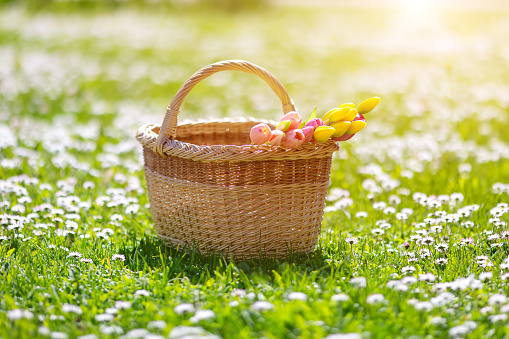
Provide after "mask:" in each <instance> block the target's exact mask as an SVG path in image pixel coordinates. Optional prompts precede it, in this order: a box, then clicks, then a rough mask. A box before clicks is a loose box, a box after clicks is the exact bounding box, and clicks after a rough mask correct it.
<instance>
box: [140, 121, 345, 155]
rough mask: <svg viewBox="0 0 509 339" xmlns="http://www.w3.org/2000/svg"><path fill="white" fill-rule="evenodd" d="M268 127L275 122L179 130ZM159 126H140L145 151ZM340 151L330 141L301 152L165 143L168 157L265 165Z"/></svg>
mask: <svg viewBox="0 0 509 339" xmlns="http://www.w3.org/2000/svg"><path fill="white" fill-rule="evenodd" d="M262 122H263V123H268V124H270V125H275V124H276V123H275V122H274V121H270V120H264V119H255V118H248V119H246V118H240V119H239V118H236V119H230V118H225V119H214V120H204V119H199V120H186V121H184V122H183V123H181V124H179V125H178V126H186V125H195V124H203V125H206V124H218V123H219V124H220V123H229V124H246V123H262ZM158 127H161V125H160V124H145V125H143V126H141V127H140V128H139V129H138V131H137V133H136V139H137V140H138V141H139V142H140V143H141V145H142V146H143V147H146V148H148V149H150V150H152V149H153V147H154V145H155V142H156V139H157V137H158V133H156V132H155V131H154V129H155V128H158ZM338 150H339V142H337V141H334V140H328V141H326V142H319V143H305V144H303V145H301V146H300V147H298V148H284V147H282V146H270V145H240V146H239V145H196V144H192V143H188V142H184V141H179V140H177V139H168V140H166V141H165V142H164V145H163V153H164V155H165V156H176V157H179V158H184V159H190V160H194V161H265V160H298V159H309V158H323V157H329V156H331V155H332V154H333V153H334V152H335V151H338Z"/></svg>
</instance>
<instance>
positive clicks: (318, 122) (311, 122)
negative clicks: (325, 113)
mask: <svg viewBox="0 0 509 339" xmlns="http://www.w3.org/2000/svg"><path fill="white" fill-rule="evenodd" d="M323 125H324V123H323V120H322V119H320V118H314V119H311V120H309V121H308V122H306V125H305V127H307V126H313V128H317V127H318V126H323Z"/></svg>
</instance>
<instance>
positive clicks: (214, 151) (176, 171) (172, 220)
mask: <svg viewBox="0 0 509 339" xmlns="http://www.w3.org/2000/svg"><path fill="white" fill-rule="evenodd" d="M223 70H239V71H243V72H246V73H251V74H255V75H257V76H259V77H260V78H261V79H263V80H264V81H265V82H266V83H267V84H269V85H270V87H271V88H272V90H273V91H274V92H275V93H276V94H277V95H278V97H279V98H280V100H281V103H282V104H283V112H284V113H286V112H290V111H295V106H294V104H293V101H292V100H291V99H290V97H289V96H288V93H287V92H286V90H285V89H284V87H283V86H282V85H281V83H279V81H277V79H275V77H274V76H273V75H272V74H270V73H269V72H268V71H267V70H265V69H263V68H261V67H259V66H256V65H254V64H251V63H249V62H246V61H241V60H229V61H223V62H219V63H216V64H212V65H209V66H206V67H204V68H202V69H201V70H199V71H198V72H196V73H195V74H194V75H193V76H191V77H190V78H189V79H188V80H187V81H186V82H185V83H184V84H183V85H182V87H181V88H180V90H179V91H178V92H177V94H176V95H175V97H174V98H173V100H172V102H171V103H170V105H169V106H168V110H167V111H166V115H165V117H164V120H163V123H162V124H161V125H150V124H149V125H144V126H142V127H141V128H140V129H139V130H138V133H137V135H136V137H137V139H138V141H139V142H140V143H141V144H142V146H143V155H144V160H145V167H144V170H145V178H146V181H147V190H148V195H149V199H150V208H151V213H152V218H153V220H154V224H155V229H156V231H157V233H158V234H159V236H160V237H161V239H163V240H164V241H165V242H166V243H167V244H169V245H172V246H179V247H180V248H183V249H193V248H199V250H200V252H202V253H204V254H211V253H221V254H223V255H225V256H228V257H232V256H233V257H237V258H249V257H259V256H260V255H261V256H263V257H272V258H274V257H276V258H281V257H285V256H287V255H288V254H289V253H309V252H311V251H312V250H313V249H314V247H315V244H316V242H317V240H318V236H319V234H320V227H321V222H322V217H323V210H324V207H325V198H326V196H327V188H328V185H329V174H330V167H331V159H332V154H333V153H334V152H335V151H337V150H338V149H339V144H338V143H337V142H335V141H332V140H329V141H327V142H323V143H304V144H302V145H301V146H300V147H298V148H292V149H286V148H284V147H280V146H270V145H250V138H249V133H250V131H251V128H252V127H253V126H254V125H256V124H257V123H260V122H265V123H267V121H256V120H254V119H243V120H221V121H197V122H190V123H185V124H179V125H178V124H177V116H178V114H179V110H180V106H181V104H182V102H183V100H184V98H185V96H186V95H187V94H188V93H189V91H190V90H191V89H192V88H193V87H194V86H195V85H196V84H197V83H198V82H199V81H201V80H202V79H203V78H206V77H208V76H210V75H212V74H214V73H216V72H218V71H223ZM271 127H274V125H272V126H271Z"/></svg>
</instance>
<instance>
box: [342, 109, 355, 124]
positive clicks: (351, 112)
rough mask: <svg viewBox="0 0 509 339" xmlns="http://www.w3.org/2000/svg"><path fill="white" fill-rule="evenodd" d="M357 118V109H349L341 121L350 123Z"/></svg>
mask: <svg viewBox="0 0 509 339" xmlns="http://www.w3.org/2000/svg"><path fill="white" fill-rule="evenodd" d="M356 116H357V108H350V110H349V111H348V113H347V114H346V115H345V117H344V118H343V119H341V121H352V120H353V119H355V117H356Z"/></svg>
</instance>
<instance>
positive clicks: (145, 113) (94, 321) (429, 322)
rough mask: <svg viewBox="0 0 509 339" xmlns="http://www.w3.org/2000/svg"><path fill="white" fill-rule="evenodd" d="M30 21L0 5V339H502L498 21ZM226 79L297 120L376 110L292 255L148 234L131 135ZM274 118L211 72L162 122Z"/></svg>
mask: <svg viewBox="0 0 509 339" xmlns="http://www.w3.org/2000/svg"><path fill="white" fill-rule="evenodd" d="M34 3H35V4H37V2H31V1H28V2H26V4H29V5H26V4H25V5H23V3H21V4H19V3H16V2H13V3H11V2H6V3H2V4H0V198H1V199H0V338H3V339H7V338H36V337H37V338H52V339H60V338H62V339H66V338H80V339H95V338H125V339H134V338H145V339H158V338H172V339H173V338H328V339H338V338H351V339H352V338H365V339H368V338H372V339H375V338H413V339H417V338H480V337H483V338H507V337H508V336H509V327H508V326H507V325H508V314H509V300H508V295H509V288H508V281H509V228H508V226H507V222H508V221H509V205H508V204H509V133H507V131H508V130H509V45H508V44H507V35H508V32H509V12H504V11H481V12H474V11H467V10H440V11H439V10H433V9H432V8H427V9H415V8H371V9H370V8H341V7H331V8H309V7H305V8H302V7H278V6H269V5H264V4H263V3H260V4H259V6H260V7H256V8H230V9H221V8H216V7H214V6H213V5H212V4H210V3H209V4H208V5H207V6H203V7H202V6H198V5H193V4H190V3H187V2H180V3H178V4H177V5H174V6H163V5H157V4H149V5H143V6H142V5H141V4H140V3H139V2H135V3H134V4H131V5H129V4H117V5H115V6H107V5H104V6H101V5H100V4H97V3H95V2H86V3H88V4H92V5H90V6H80V5H78V4H73V3H72V2H71V3H70V4H67V5H66V3H65V2H56V3H54V4H53V5H52V6H49V7H47V8H39V7H38V6H35V8H34V6H33V4H34ZM30 4H32V6H31V5H30ZM227 59H244V60H248V61H251V62H253V63H256V64H258V65H260V66H262V67H265V68H267V69H268V70H269V71H271V72H272V73H273V74H274V75H276V77H277V78H278V79H279V80H280V81H281V82H282V83H283V84H284V85H285V87H286V88H287V90H288V92H289V93H290V96H291V97H292V98H293V100H294V101H295V103H296V105H297V107H298V109H299V111H300V112H301V113H302V115H303V116H307V115H308V114H309V113H310V112H311V111H312V110H313V109H314V108H315V107H317V111H318V112H319V114H323V113H325V112H326V111H328V110H329V109H331V108H332V107H335V106H337V105H339V104H341V103H343V102H350V101H352V102H354V103H357V104H358V103H360V102H361V101H363V100H364V99H367V98H369V97H372V96H380V97H381V98H382V101H381V104H380V105H379V107H378V108H377V109H376V110H375V111H374V112H372V113H370V115H369V116H367V117H366V118H367V121H368V122H367V127H366V128H365V129H364V130H363V131H361V132H360V133H359V134H358V135H356V136H355V137H354V138H353V139H351V140H349V141H347V142H343V143H341V150H340V151H339V152H337V154H336V155H335V156H334V158H333V165H332V166H333V169H332V171H331V184H330V189H329V194H328V198H327V204H326V206H325V207H324V208H325V214H324V219H323V224H322V230H321V235H320V238H319V242H318V245H317V247H316V250H315V251H313V252H312V253H311V254H309V255H305V254H292V255H290V256H289V257H288V258H285V259H278V260H275V259H272V260H268V259H264V258H253V259H251V260H230V259H227V258H224V257H221V256H217V255H216V256H212V257H206V256H204V255H202V254H200V253H199V252H196V251H194V252H190V253H187V252H185V251H182V250H181V249H177V248H172V247H166V246H165V245H164V244H163V242H162V241H160V240H159V238H158V237H157V234H156V233H155V231H154V229H153V223H152V220H151V214H150V206H149V201H148V197H147V192H146V189H145V180H144V177H143V159H142V154H141V151H142V149H141V146H140V145H139V143H138V142H137V141H136V139H135V138H134V136H135V133H136V131H137V129H138V128H139V127H140V126H141V125H143V124H146V123H161V122H162V118H163V116H164V113H165V109H166V106H167V105H168V103H169V102H170V100H171V98H172V96H173V95H174V94H175V93H176V91H177V90H178V88H179V87H180V86H181V84H182V83H183V82H184V81H185V80H186V79H187V78H188V77H189V76H190V75H192V74H193V73H194V72H195V71H196V70H198V69H199V68H201V67H202V66H205V65H207V64H210V63H213V62H216V61H220V60H227ZM281 114H282V113H281V111H280V104H279V102H278V100H277V97H276V96H275V95H274V94H273V93H272V92H271V91H270V88H268V86H266V85H265V84H264V83H263V82H262V81H260V80H259V79H257V78H256V77H254V76H251V75H247V74H244V73H238V72H237V73H236V72H229V73H228V72H223V73H220V74H217V75H214V76H213V77H211V78H209V79H207V80H206V81H204V82H203V83H202V84H200V85H198V86H197V87H196V88H195V89H194V90H193V91H192V93H191V94H190V95H189V97H188V98H187V99H186V101H185V103H184V106H183V108H182V111H181V114H180V116H181V117H182V119H183V120H184V119H198V118H204V119H206V118H222V117H255V118H263V119H276V118H277V117H279V116H281ZM310 189H312V187H310Z"/></svg>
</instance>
